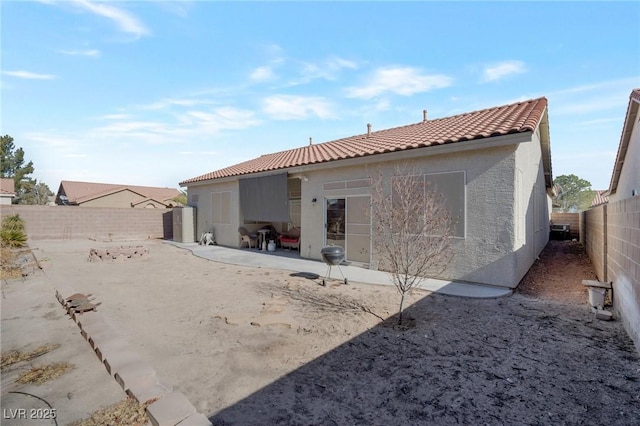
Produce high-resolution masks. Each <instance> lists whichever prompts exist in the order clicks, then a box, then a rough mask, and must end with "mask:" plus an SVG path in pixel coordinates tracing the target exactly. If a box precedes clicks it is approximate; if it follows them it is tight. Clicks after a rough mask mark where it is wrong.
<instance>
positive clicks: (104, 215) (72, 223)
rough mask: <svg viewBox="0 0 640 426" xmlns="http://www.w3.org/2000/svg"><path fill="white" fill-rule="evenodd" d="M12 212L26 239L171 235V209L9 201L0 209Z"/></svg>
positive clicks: (145, 237)
mask: <svg viewBox="0 0 640 426" xmlns="http://www.w3.org/2000/svg"><path fill="white" fill-rule="evenodd" d="M16 213H17V214H19V215H20V217H21V218H22V219H24V221H25V228H26V231H27V235H28V237H29V240H45V239H52V240H71V239H84V238H95V239H101V240H104V239H113V240H120V239H148V238H164V239H171V238H172V237H173V222H172V209H133V208H110V207H75V206H25V205H11V206H2V209H1V210H0V216H2V217H3V218H4V217H5V216H10V215H13V214H16Z"/></svg>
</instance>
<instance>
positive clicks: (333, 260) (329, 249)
mask: <svg viewBox="0 0 640 426" xmlns="http://www.w3.org/2000/svg"><path fill="white" fill-rule="evenodd" d="M320 254H322V260H324V262H325V263H326V264H327V266H328V269H327V275H326V276H325V277H324V278H323V279H322V285H323V286H325V287H326V286H327V279H328V278H329V277H331V267H332V266H337V267H338V270H339V271H340V275H342V278H343V279H344V283H345V284H349V282H348V280H347V279H346V278H345V276H344V274H343V273H342V269H341V268H340V264H341V263H342V262H344V249H343V248H342V247H340V246H326V247H324V248H323V249H322V250H320Z"/></svg>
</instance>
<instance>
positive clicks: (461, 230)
mask: <svg viewBox="0 0 640 426" xmlns="http://www.w3.org/2000/svg"><path fill="white" fill-rule="evenodd" d="M391 179H392V180H393V179H398V178H393V177H392V178H391ZM400 179H402V180H403V184H404V185H408V186H409V187H410V188H414V189H415V190H417V191H420V192H422V193H424V191H433V192H436V193H441V194H442V196H443V198H444V203H445V206H446V207H447V209H448V210H449V212H450V214H451V219H452V229H451V235H452V236H454V237H459V238H464V237H465V225H466V223H465V222H466V216H465V215H466V211H465V172H464V171H460V172H446V173H434V174H426V175H416V176H403V177H400ZM392 197H393V195H392ZM397 198H398V197H393V206H394V208H402V206H399V205H398V204H397V203H398V201H396V200H397ZM414 219H415V220H424V219H423V218H421V217H420V216H416V217H415V218H414Z"/></svg>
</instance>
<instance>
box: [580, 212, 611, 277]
mask: <svg viewBox="0 0 640 426" xmlns="http://www.w3.org/2000/svg"><path fill="white" fill-rule="evenodd" d="M606 212H607V205H606V204H604V205H602V206H599V207H595V208H593V209H589V210H586V211H585V212H584V213H583V216H584V222H585V225H584V226H585V232H584V235H583V244H584V247H585V250H586V251H587V254H588V255H589V257H590V258H591V263H593V267H594V269H595V270H596V275H597V276H598V279H599V280H600V281H607V253H606V250H605V233H606V222H605V217H606Z"/></svg>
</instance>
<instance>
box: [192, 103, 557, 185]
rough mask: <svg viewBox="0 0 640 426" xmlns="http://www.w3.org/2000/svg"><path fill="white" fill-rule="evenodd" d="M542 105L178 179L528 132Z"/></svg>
mask: <svg viewBox="0 0 640 426" xmlns="http://www.w3.org/2000/svg"><path fill="white" fill-rule="evenodd" d="M546 107H547V99H546V98H538V99H531V100H528V101H524V102H518V103H514V104H510V105H504V106H499V107H495V108H489V109H483V110H479V111H474V112H468V113H465V114H460V115H454V116H452V117H446V118H439V119H435V120H426V121H422V122H419V123H415V124H409V125H406V126H402V127H395V128H392V129H385V130H379V131H375V132H373V131H372V132H371V133H370V134H369V135H367V134H366V133H365V134H360V135H356V136H351V137H348V138H344V139H338V140H335V141H330V142H325V143H320V144H313V145H308V146H304V147H302V148H295V149H290V150H287V151H282V152H276V153H274V154H266V155H263V156H261V157H258V158H255V159H253V160H249V161H245V162H243V163H240V164H236V165H234V166H230V167H226V168H224V169H220V170H216V171H214V172H211V173H207V174H204V175H201V176H197V177H194V178H191V179H187V180H185V181H183V182H180V185H184V184H187V183H193V182H200V181H205V180H209V179H219V178H224V177H231V176H239V175H245V174H250V173H258V172H265V171H270V170H279V169H286V168H289V167H295V166H303V165H307V164H317V163H324V162H329V161H335V160H344V159H347V158H355V157H364V156H368V155H376V154H383V153H387V152H394V151H404V150H409V149H414V148H423V147H429V146H435V145H444V144H451V143H458V142H464V141H468V140H475V139H486V138H490V137H493V136H502V135H507V134H511V133H523V132H530V131H533V130H534V129H535V128H536V127H537V126H538V124H540V122H541V120H542V118H543V116H544V112H545V109H546Z"/></svg>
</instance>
